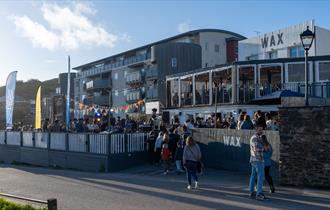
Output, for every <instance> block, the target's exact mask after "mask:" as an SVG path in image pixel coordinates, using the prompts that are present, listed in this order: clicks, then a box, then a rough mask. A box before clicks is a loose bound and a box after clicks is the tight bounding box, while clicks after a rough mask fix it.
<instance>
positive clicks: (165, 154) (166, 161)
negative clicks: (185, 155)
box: [161, 135, 171, 175]
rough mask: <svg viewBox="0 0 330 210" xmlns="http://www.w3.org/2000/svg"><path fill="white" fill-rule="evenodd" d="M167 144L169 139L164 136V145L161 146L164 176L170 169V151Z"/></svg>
mask: <svg viewBox="0 0 330 210" xmlns="http://www.w3.org/2000/svg"><path fill="white" fill-rule="evenodd" d="M168 142H169V139H168V138H167V137H166V135H164V144H163V146H162V153H161V157H162V161H163V166H164V174H165V175H167V174H168V171H169V169H170V163H171V151H170V149H169V148H168Z"/></svg>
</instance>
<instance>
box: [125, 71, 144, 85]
mask: <svg viewBox="0 0 330 210" xmlns="http://www.w3.org/2000/svg"><path fill="white" fill-rule="evenodd" d="M143 83H144V73H143V72H142V71H136V72H132V73H128V74H127V75H126V84H127V85H138V84H143Z"/></svg>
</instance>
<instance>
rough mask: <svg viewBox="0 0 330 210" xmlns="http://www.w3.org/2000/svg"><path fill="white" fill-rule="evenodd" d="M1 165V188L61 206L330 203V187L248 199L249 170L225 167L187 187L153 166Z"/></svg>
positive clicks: (287, 190)
mask: <svg viewBox="0 0 330 210" xmlns="http://www.w3.org/2000/svg"><path fill="white" fill-rule="evenodd" d="M0 166H1V168H0V191H1V192H4V193H10V194H15V195H20V196H26V197H32V198H35V199H41V200H46V199H48V198H53V197H55V198H57V199H58V207H59V209H99V210H102V209H313V210H314V209H330V191H329V190H328V191H327V190H315V189H298V188H290V187H277V192H276V193H275V194H273V195H270V196H269V197H270V200H268V201H256V200H254V199H250V198H249V196H248V188H247V183H248V175H246V174H241V173H235V172H228V171H219V170H207V171H206V172H205V174H204V175H203V176H201V177H200V189H199V190H197V191H188V190H186V183H185V176H184V175H183V174H182V175H177V174H175V173H171V174H169V175H167V176H165V175H163V174H162V172H161V170H160V168H157V167H153V166H142V167H137V168H133V169H129V170H126V171H122V172H119V173H108V174H107V173H87V172H80V171H68V170H56V169H47V168H38V167H27V166H12V165H0ZM265 190H268V188H266V187H265Z"/></svg>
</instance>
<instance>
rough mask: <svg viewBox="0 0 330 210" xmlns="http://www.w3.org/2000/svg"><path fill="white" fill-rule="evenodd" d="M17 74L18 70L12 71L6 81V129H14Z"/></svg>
mask: <svg viewBox="0 0 330 210" xmlns="http://www.w3.org/2000/svg"><path fill="white" fill-rule="evenodd" d="M16 76H17V71H13V72H11V73H10V74H9V76H8V78H7V82H6V129H13V111H14V102H15V89H16Z"/></svg>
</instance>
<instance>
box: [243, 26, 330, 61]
mask: <svg viewBox="0 0 330 210" xmlns="http://www.w3.org/2000/svg"><path fill="white" fill-rule="evenodd" d="M307 27H309V29H310V30H312V31H313V32H314V33H315V40H314V44H313V46H312V47H311V49H310V50H309V52H308V53H309V56H322V55H330V30H328V29H325V28H321V27H319V26H316V25H315V21H314V20H309V21H305V22H303V23H300V24H297V25H293V26H290V27H287V28H283V29H279V30H276V31H272V32H268V33H264V34H260V35H258V36H256V37H252V38H248V39H245V40H242V41H239V45H238V51H239V61H248V60H262V59H275V58H297V57H304V49H303V47H302V44H301V40H300V36H299V35H300V33H301V32H303V31H305V30H306V28H307Z"/></svg>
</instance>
